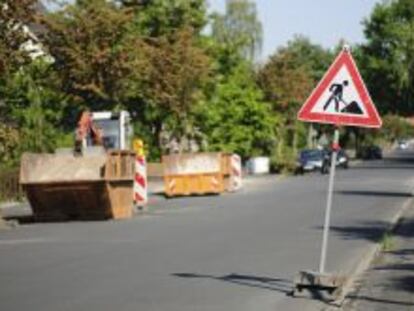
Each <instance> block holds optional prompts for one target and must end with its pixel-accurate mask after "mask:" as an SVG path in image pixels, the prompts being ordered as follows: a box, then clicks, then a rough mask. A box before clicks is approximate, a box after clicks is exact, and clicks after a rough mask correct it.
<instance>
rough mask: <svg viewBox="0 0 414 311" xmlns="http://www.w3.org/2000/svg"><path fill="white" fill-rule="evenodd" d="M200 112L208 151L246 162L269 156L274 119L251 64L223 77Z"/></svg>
mask: <svg viewBox="0 0 414 311" xmlns="http://www.w3.org/2000/svg"><path fill="white" fill-rule="evenodd" d="M201 112H202V113H201V114H200V121H199V124H200V126H201V128H202V130H203V132H204V133H205V135H206V136H207V141H208V150H213V151H225V152H236V153H238V154H240V155H241V156H242V157H243V158H244V159H246V158H248V157H250V156H257V155H269V154H270V151H271V149H272V146H273V144H274V131H273V129H274V118H273V117H272V112H271V109H270V105H269V104H268V103H266V102H265V101H264V100H263V94H262V92H261V91H260V89H259V88H258V87H257V85H256V84H255V81H254V73H253V72H252V71H251V69H250V66H249V64H247V63H244V64H243V63H242V64H240V65H239V66H238V67H237V68H235V69H234V70H233V72H232V73H231V74H229V75H228V76H226V77H224V78H223V80H222V81H221V82H219V84H218V85H217V87H216V90H215V92H214V95H213V96H212V98H210V99H209V102H208V103H205V105H203V106H202V111H201Z"/></svg>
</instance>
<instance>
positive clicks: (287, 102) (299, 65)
mask: <svg viewBox="0 0 414 311" xmlns="http://www.w3.org/2000/svg"><path fill="white" fill-rule="evenodd" d="M299 56H300V55H299ZM257 79H258V83H259V86H260V87H261V89H262V90H263V92H264V94H265V99H266V100H267V101H268V102H270V103H271V105H272V112H273V114H274V115H278V118H279V122H278V123H277V127H276V135H277V148H276V156H277V157H278V158H283V156H284V155H285V152H286V151H287V149H286V147H288V148H293V153H294V152H295V151H296V149H297V147H298V145H299V140H300V138H301V137H299V133H304V131H303V129H302V128H303V125H302V124H299V122H297V120H296V114H297V111H298V109H299V107H300V105H301V104H302V103H303V102H304V101H305V99H306V97H307V96H308V95H309V94H310V91H311V90H312V87H313V86H314V82H313V79H312V76H311V69H310V68H309V66H308V65H307V64H306V63H303V61H302V60H301V57H298V54H297V53H296V49H295V45H293V48H292V45H290V46H289V45H288V46H287V47H284V48H281V49H279V50H278V51H277V52H276V53H275V54H274V55H272V56H271V57H270V59H269V61H268V62H267V63H266V64H265V65H264V66H263V67H262V68H261V69H260V71H259V73H258V78H257Z"/></svg>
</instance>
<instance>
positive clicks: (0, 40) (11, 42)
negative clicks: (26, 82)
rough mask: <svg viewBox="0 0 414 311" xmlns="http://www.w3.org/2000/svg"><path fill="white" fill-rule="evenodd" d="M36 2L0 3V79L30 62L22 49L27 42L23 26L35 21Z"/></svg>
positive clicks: (19, 0)
mask: <svg viewBox="0 0 414 311" xmlns="http://www.w3.org/2000/svg"><path fill="white" fill-rule="evenodd" d="M36 3H37V0H3V1H2V2H1V3H0V73H1V75H0V78H2V79H4V78H5V77H6V76H7V75H8V74H10V72H13V71H14V70H16V69H17V68H19V66H22V65H23V64H26V63H28V62H30V57H29V53H28V51H27V50H24V49H22V48H21V47H22V45H23V44H24V43H25V42H26V41H27V40H28V33H27V31H26V30H25V26H26V27H27V25H29V24H30V23H32V22H34V21H35V19H36V10H35V8H36V7H35V4H36Z"/></svg>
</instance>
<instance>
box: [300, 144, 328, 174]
mask: <svg viewBox="0 0 414 311" xmlns="http://www.w3.org/2000/svg"><path fill="white" fill-rule="evenodd" d="M325 157H326V151H324V150H319V149H305V150H302V151H301V152H300V153H299V157H298V159H297V166H296V173H299V174H303V173H305V172H310V171H314V170H320V169H322V166H323V163H324V161H325Z"/></svg>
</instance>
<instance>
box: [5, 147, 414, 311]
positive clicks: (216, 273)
mask: <svg viewBox="0 0 414 311" xmlns="http://www.w3.org/2000/svg"><path fill="white" fill-rule="evenodd" d="M413 157H414V155H413V154H412V153H411V151H401V152H400V153H399V154H397V155H394V158H393V159H387V160H386V161H373V162H369V163H363V164H361V165H359V166H357V167H355V168H350V169H349V170H338V173H337V176H336V177H337V178H336V185H335V194H334V203H333V211H332V230H331V234H330V238H329V247H328V256H327V270H329V271H332V272H343V273H346V272H347V271H349V270H350V269H351V268H352V267H353V266H355V265H356V264H357V263H358V261H359V260H360V258H361V256H363V254H364V251H365V250H366V249H367V247H369V245H371V244H372V243H375V242H376V241H378V239H379V238H380V237H381V235H382V230H383V228H384V227H385V225H386V224H387V222H388V221H389V220H390V219H391V218H392V217H393V215H395V213H396V212H397V211H398V210H399V209H400V208H401V206H402V205H403V204H404V203H406V202H407V201H408V200H410V199H411V191H412V187H413V178H414V174H413V173H414V170H413V168H414V162H413V161H414V160H412V158H413ZM327 183H328V176H322V175H320V174H309V175H305V176H299V177H288V178H281V177H277V176H267V177H260V178H254V179H251V180H249V182H248V183H247V186H246V188H245V189H244V190H243V191H241V192H239V193H237V194H225V195H222V196H207V197H200V198H181V199H172V200H165V199H163V198H161V197H155V198H153V199H154V200H155V201H153V202H154V203H153V208H152V209H151V213H150V214H148V215H146V216H141V217H135V218H134V219H132V220H127V221H109V222H68V223H52V224H51V223H47V224H46V223H35V224H27V225H22V226H19V227H18V228H16V229H12V230H3V231H0V309H1V310H8V311H13V310H16V311H22V310H42V311H59V310H71V311H74V310H88V311H94V310H99V311H104V310H108V311H113V310H118V311H124V310H131V311H132V310H133V311H137V310H139V311H164V310H165V311H212V310H223V311H232V310H234V311H243V310H245V311H251V310H263V311H270V310H272V311H274V310H278V311H279V310H281V311H285V310H287V311H289V310H295V311H297V310H301V311H305V310H321V309H323V308H324V307H325V306H326V305H325V304H323V303H322V302H319V301H317V300H312V299H309V298H308V297H305V298H292V297H289V296H288V295H287V293H288V292H289V291H290V290H291V289H292V280H293V277H294V276H295V274H296V273H297V272H298V271H299V270H307V269H317V267H318V265H319V255H320V244H321V237H322V224H323V217H324V209H325V200H326V189H327Z"/></svg>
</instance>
